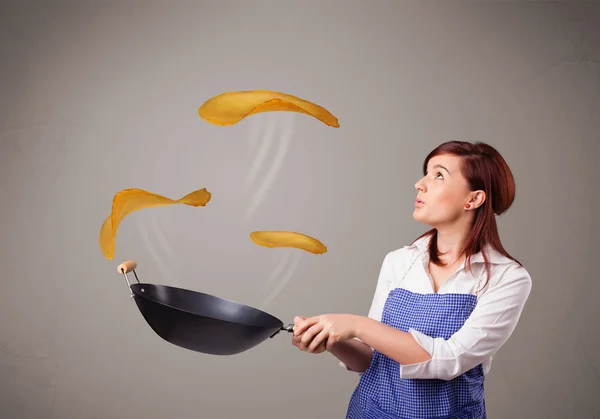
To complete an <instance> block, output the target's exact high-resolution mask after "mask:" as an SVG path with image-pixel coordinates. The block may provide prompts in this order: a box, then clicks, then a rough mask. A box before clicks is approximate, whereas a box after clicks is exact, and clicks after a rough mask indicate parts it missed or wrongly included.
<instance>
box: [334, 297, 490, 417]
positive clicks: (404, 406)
mask: <svg viewBox="0 0 600 419" xmlns="http://www.w3.org/2000/svg"><path fill="white" fill-rule="evenodd" d="M476 304H477V299H476V296H475V295H470V294H434V293H430V294H419V293H413V292H411V291H408V290H406V289H403V288H396V289H393V290H392V291H390V293H389V295H388V298H387V300H386V303H385V306H384V309H383V313H382V319H381V321H382V323H384V324H386V325H388V326H391V327H395V328H397V329H400V330H403V331H405V332H407V331H408V329H409V328H413V329H415V330H418V331H419V332H422V333H424V334H426V335H428V336H431V337H433V338H443V339H448V338H450V336H452V335H453V334H454V333H455V332H456V331H458V329H460V327H461V326H462V325H463V323H464V322H465V320H466V319H467V318H468V317H469V315H470V314H471V312H472V311H473V309H474V308H475V305H476ZM483 381H484V373H483V366H482V365H481V364H480V365H478V366H476V367H474V368H472V369H471V370H469V371H467V372H465V373H464V374H462V375H460V376H458V377H456V378H454V379H452V380H441V379H402V378H400V368H399V364H398V362H396V361H394V360H393V359H391V358H389V357H387V356H385V355H383V354H382V353H379V352H378V351H374V353H373V358H372V360H371V364H370V366H369V368H368V369H367V370H366V371H365V372H364V374H362V376H361V378H360V381H359V384H358V386H357V388H356V389H355V391H354V392H353V394H352V397H351V399H350V403H349V406H348V413H347V416H346V419H375V418H377V419H399V418H402V419H409V418H410V419H425V418H427V419H433V418H447V419H450V418H452V419H485V418H486V410H485V400H484V391H483Z"/></svg>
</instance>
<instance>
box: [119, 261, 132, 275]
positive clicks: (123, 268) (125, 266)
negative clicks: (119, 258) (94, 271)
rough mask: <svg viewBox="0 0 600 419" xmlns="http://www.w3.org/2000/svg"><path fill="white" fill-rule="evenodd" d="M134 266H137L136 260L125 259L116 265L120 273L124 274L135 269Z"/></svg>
mask: <svg viewBox="0 0 600 419" xmlns="http://www.w3.org/2000/svg"><path fill="white" fill-rule="evenodd" d="M135 268H137V262H136V261H135V260H126V261H125V262H123V263H121V264H120V265H119V266H117V271H119V273H120V274H126V273H129V272H131V271H133V270H135Z"/></svg>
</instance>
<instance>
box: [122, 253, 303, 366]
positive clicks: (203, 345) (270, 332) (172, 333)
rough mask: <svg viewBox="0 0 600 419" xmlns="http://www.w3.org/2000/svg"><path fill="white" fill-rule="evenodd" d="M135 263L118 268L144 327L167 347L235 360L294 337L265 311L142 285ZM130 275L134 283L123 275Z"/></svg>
mask: <svg viewBox="0 0 600 419" xmlns="http://www.w3.org/2000/svg"><path fill="white" fill-rule="evenodd" d="M135 268H137V263H136V262H135V261H133V260H130V261H127V262H123V263H122V264H120V265H119V266H118V268H117V270H118V271H119V273H121V274H123V275H124V276H125V280H126V281H127V285H128V286H129V290H130V291H131V297H132V298H133V299H134V300H135V303H136V304H137V307H138V309H139V310H140V312H141V313H142V316H143V317H144V319H145V320H146V322H147V323H148V325H149V326H150V327H151V328H152V330H154V332H156V334H157V335H158V336H160V337H161V338H163V339H164V340H166V341H167V342H169V343H172V344H174V345H177V346H180V347H182V348H186V349H190V350H192V351H196V352H202V353H206V354H213V355H234V354H238V353H240V352H244V351H247V350H248V349H251V348H253V347H255V346H256V345H258V344H259V343H262V342H263V341H265V340H266V339H268V338H272V337H274V336H275V335H277V334H278V333H279V332H280V331H282V330H285V331H286V332H288V333H292V332H293V327H294V325H293V324H290V325H288V326H284V324H283V322H282V321H281V320H279V319H278V318H276V317H273V316H271V315H270V314H268V313H265V312H264V311H261V310H258V309H256V308H253V307H249V306H246V305H243V304H239V303H236V302H234V301H230V300H226V299H223V298H220V297H215V296H213V295H209V294H204V293H201V292H196V291H191V290H186V289H182V288H174V287H169V286H165V285H156V284H147V283H140V281H139V279H138V277H137V274H136V272H135ZM129 272H133V275H134V276H135V279H136V281H137V284H131V283H130V282H129V278H128V277H127V274H128V273H129Z"/></svg>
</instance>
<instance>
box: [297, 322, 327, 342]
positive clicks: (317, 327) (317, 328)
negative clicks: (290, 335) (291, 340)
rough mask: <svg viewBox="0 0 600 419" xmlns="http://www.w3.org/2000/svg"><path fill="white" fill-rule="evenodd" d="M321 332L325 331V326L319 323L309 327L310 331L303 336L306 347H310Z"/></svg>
mask: <svg viewBox="0 0 600 419" xmlns="http://www.w3.org/2000/svg"><path fill="white" fill-rule="evenodd" d="M321 330H323V325H322V324H321V323H317V324H314V325H313V326H311V327H309V328H308V330H306V332H304V333H303V334H302V344H303V345H304V346H308V345H309V344H310V342H311V341H312V340H313V339H314V337H315V336H316V335H317V334H319V333H320V332H321Z"/></svg>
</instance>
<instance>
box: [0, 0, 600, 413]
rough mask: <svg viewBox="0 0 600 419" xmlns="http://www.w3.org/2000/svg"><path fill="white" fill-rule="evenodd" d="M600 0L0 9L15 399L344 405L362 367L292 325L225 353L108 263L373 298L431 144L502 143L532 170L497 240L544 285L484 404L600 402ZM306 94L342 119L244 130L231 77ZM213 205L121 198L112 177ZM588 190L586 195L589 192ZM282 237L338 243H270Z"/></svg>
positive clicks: (37, 402)
mask: <svg viewBox="0 0 600 419" xmlns="http://www.w3.org/2000/svg"><path fill="white" fill-rule="evenodd" d="M599 61H600V8H599V7H598V5H597V4H593V3H585V4H574V3H571V2H567V3H554V4H550V3H544V2H467V3H456V2H400V1H384V0H378V1H376V2H374V1H362V2H358V1H348V0H345V1H333V0H328V1H313V2H307V1H304V2H291V1H252V2H251V1H241V0H240V1H237V2H234V1H212V2H200V1H197V2H187V3H180V2H173V1H169V2H167V1H164V2H137V3H132V2H127V3H125V2H123V3H113V2H105V1H102V2H75V1H73V2H69V3H67V2H41V1H40V2H31V1H22V0H18V1H12V2H8V1H5V2H3V3H2V5H1V6H0V72H1V73H0V92H1V94H0V132H1V137H0V193H1V198H0V199H1V205H0V217H1V218H0V231H1V238H2V239H1V240H0V267H1V271H0V272H1V274H0V275H1V282H0V319H1V320H0V416H1V417H2V418H10V419H13V418H14V419H28V418H31V419H37V418H55V419H76V418H77V419H84V418H85V419H92V418H95V419H112V418H115V419H116V418H131V419H133V418H144V419H158V418H161V419H163V418H178V419H192V418H207V419H220V418H235V417H251V418H284V417H285V418H289V419H292V418H342V417H344V414H345V410H346V406H347V402H348V399H349V397H350V393H351V392H352V390H353V388H354V386H355V385H356V383H357V378H358V377H357V376H356V375H354V374H353V373H350V372H345V371H344V370H343V369H342V368H340V367H339V366H338V365H337V362H336V360H335V359H334V358H333V357H332V356H331V355H329V354H323V355H319V356H317V355H311V354H306V353H301V352H299V351H298V350H296V348H294V347H293V346H292V345H291V343H290V337H289V336H287V335H286V334H282V335H280V336H278V337H276V338H275V339H272V340H269V341H267V342H265V343H264V344H261V345H259V346H258V347H256V348H254V349H253V350H251V351H248V352H246V353H243V354H240V355H238V356H232V357H215V356H209V355H202V354H198V353H194V352H191V351H186V350H182V349H179V348H178V347H175V346H173V345H169V344H168V343H166V342H164V341H162V340H160V339H159V338H158V337H157V336H156V335H154V333H153V332H152V330H151V329H150V328H149V327H148V326H147V325H146V324H145V322H144V321H143V319H142V317H141V315H140V313H139V311H138V310H137V308H136V307H135V304H134V303H133V301H132V300H131V299H130V298H129V295H128V290H127V288H126V284H125V281H124V280H123V278H122V277H121V276H120V275H118V274H117V272H116V266H117V264H118V263H120V262H121V261H123V260H126V259H136V260H137V261H138V263H139V268H138V270H137V272H138V274H139V276H140V279H141V280H142V281H147V282H159V283H164V284H168V285H175V286H181V287H186V288H191V289H195V290H201V291H204V292H208V293H213V294H217V295H219V296H222V297H226V298H230V299H234V300H237V301H240V302H243V303H246V304H250V305H254V306H256V307H259V308H263V309H266V310H267V311H269V312H270V313H272V314H274V315H276V316H277V317H279V318H281V319H282V320H283V321H284V322H286V323H287V322H291V321H292V319H293V316H295V315H316V314H322V313H327V312H346V313H359V314H366V313H367V310H368V308H369V304H370V302H371V297H372V294H373V291H374V289H375V283H376V279H377V274H378V272H379V268H380V264H381V262H382V260H383V257H384V256H385V254H386V253H387V252H388V251H390V250H393V249H395V248H398V247H401V246H403V245H405V244H408V243H409V242H410V241H411V240H412V239H413V238H415V237H416V236H417V235H418V234H420V233H422V232H423V231H424V230H425V229H426V228H427V227H426V226H423V225H419V224H418V223H416V222H415V221H413V219H412V215H411V214H412V210H413V202H414V198H415V190H414V183H415V181H416V180H417V179H418V178H419V177H420V176H421V164H422V161H423V159H424V157H425V156H426V154H427V153H428V152H429V151H430V150H431V149H433V148H434V147H435V146H437V145H438V144H439V143H441V142H444V141H447V140H455V139H459V140H468V141H477V140H482V141H485V142H488V143H490V144H492V145H494V146H496V147H497V148H498V149H499V150H500V152H501V153H503V155H504V156H505V158H506V159H507V161H508V162H509V164H510V166H511V168H512V170H513V171H514V174H515V177H516V181H517V199H516V202H515V203H514V206H513V207H512V208H511V209H510V210H509V212H508V213H507V214H506V215H504V216H503V217H502V218H500V220H499V224H500V229H501V237H502V239H503V242H504V244H505V246H506V247H507V249H508V250H509V252H510V253H512V254H513V255H514V256H515V257H517V258H518V259H519V260H521V261H522V262H523V263H524V264H525V267H526V268H527V269H528V270H529V272H530V273H531V275H532V278H533V282H534V284H533V290H532V294H531V297H530V300H529V302H528V304H527V306H526V308H525V311H524V313H523V316H522V319H521V322H520V323H519V325H518V327H517V329H516V331H515V333H514V335H513V336H512V338H511V339H510V340H509V341H508V343H507V344H506V345H505V346H504V347H503V348H502V349H501V351H500V352H499V353H498V356H497V357H496V358H495V361H494V365H493V366H492V370H491V372H490V375H489V377H488V380H487V382H486V383H487V384H486V391H487V404H488V407H489V414H490V418H498V419H499V418H592V417H600V416H599V414H600V404H599V402H598V394H599V390H600V362H599V361H598V347H599V344H600V341H599V337H598V336H599V333H598V332H599V327H598V319H599V317H600V316H599V309H598V307H599V304H598V292H599V291H600V285H599V284H600V278H599V277H598V275H597V270H595V269H593V267H594V266H595V264H594V263H593V258H594V257H595V251H594V250H595V249H596V248H597V246H598V244H599V242H598V234H599V230H598V222H597V218H596V217H595V216H594V214H595V211H596V205H598V198H597V191H598V181H599V179H600V170H599V169H598V168H599V167H600V166H599V165H598V161H597V159H598V156H599V153H598V148H599V140H598V128H599V122H600V118H599V117H600V107H599V102H600V95H599V93H600V83H599V82H600V80H599V78H600V72H599V67H600V66H599V64H598V62H599ZM247 89H272V90H279V91H282V92H286V93H290V94H294V95H298V96H301V97H304V98H306V99H308V100H311V101H314V102H316V103H318V104H320V105H322V106H324V107H326V108H327V109H329V110H330V111H331V112H332V113H333V114H334V115H336V116H337V117H338V118H339V120H340V124H341V128H340V129H334V128H330V127H327V126H325V125H324V124H322V123H320V122H319V121H318V120H316V119H314V118H311V117H308V116H306V115H300V114H292V113H268V114H262V115H256V116H253V117H251V118H248V119H246V120H243V121H242V122H240V123H239V124H237V125H234V126H231V127H226V128H225V127H217V126H214V125H210V124H208V123H206V122H204V121H202V120H201V119H200V118H199V117H198V115H197V109H198V107H199V106H200V105H201V104H202V103H203V102H204V101H205V100H206V99H208V98H210V97H212V96H214V95H217V94H219V93H222V92H225V91H229V90H247ZM130 187H135V188H141V189H145V190H148V191H151V192H154V193H158V194H162V195H165V196H168V197H170V198H174V199H176V198H180V197H182V196H183V195H185V194H187V193H189V192H191V191H192V190H195V189H200V188H203V187H206V188H207V189H208V190H209V191H211V192H212V193H213V199H212V201H211V202H210V203H209V205H208V206H207V207H204V208H191V207H187V206H184V205H174V206H169V207H163V208H157V209H151V210H144V211H140V212H136V213H134V214H132V215H130V216H129V217H127V218H126V219H125V220H124V221H123V223H122V224H121V226H120V228H119V231H118V234H117V244H116V255H115V259H114V260H112V261H108V260H106V259H105V258H104V257H103V256H102V254H101V252H100V248H99V245H98V234H99V231H100V226H101V224H102V222H103V221H104V219H105V218H106V217H107V216H108V215H109V214H110V211H111V202H112V198H113V196H114V194H115V193H117V192H118V191H120V190H122V189H125V188H130ZM594 191H596V192H594ZM263 229H266V230H277V229H281V230H292V231H299V232H302V233H305V234H309V235H312V236H314V237H316V238H318V239H320V240H322V241H323V242H324V243H325V244H326V245H327V246H328V247H329V252H328V253H326V254H324V255H321V256H315V255H312V254H309V253H306V252H302V251H299V250H295V249H267V248H263V247H259V246H257V245H255V244H254V243H252V242H251V241H250V239H249V233H250V232H251V231H254V230H263Z"/></svg>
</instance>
